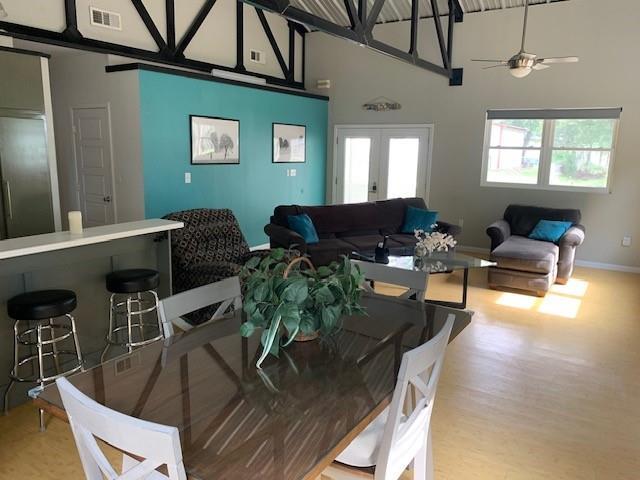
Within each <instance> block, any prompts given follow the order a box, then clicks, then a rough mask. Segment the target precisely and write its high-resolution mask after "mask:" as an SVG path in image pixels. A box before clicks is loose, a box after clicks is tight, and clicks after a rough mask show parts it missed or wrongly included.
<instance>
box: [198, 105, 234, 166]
mask: <svg viewBox="0 0 640 480" xmlns="http://www.w3.org/2000/svg"><path fill="white" fill-rule="evenodd" d="M189 122H190V132H191V164H192V165H210V164H216V165H226V164H238V163H240V121H239V120H232V119H230V118H218V117H199V116H196V115H189Z"/></svg>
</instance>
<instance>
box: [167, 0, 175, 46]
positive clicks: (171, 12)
mask: <svg viewBox="0 0 640 480" xmlns="http://www.w3.org/2000/svg"><path fill="white" fill-rule="evenodd" d="M165 11H166V13H167V48H168V49H169V50H170V51H173V50H175V49H176V6H175V4H174V0H166V2H165Z"/></svg>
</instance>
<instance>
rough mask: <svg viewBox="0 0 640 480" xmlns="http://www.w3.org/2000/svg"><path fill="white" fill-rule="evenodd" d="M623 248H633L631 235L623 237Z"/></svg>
mask: <svg viewBox="0 0 640 480" xmlns="http://www.w3.org/2000/svg"><path fill="white" fill-rule="evenodd" d="M622 246H623V247H630V246H631V235H625V236H624V237H622Z"/></svg>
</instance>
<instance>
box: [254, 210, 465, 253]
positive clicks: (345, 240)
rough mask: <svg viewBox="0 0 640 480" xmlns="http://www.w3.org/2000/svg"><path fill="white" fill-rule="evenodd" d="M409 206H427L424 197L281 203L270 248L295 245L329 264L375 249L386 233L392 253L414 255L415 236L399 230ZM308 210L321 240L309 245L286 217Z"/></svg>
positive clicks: (448, 229) (456, 230)
mask: <svg viewBox="0 0 640 480" xmlns="http://www.w3.org/2000/svg"><path fill="white" fill-rule="evenodd" d="M408 206H412V207H416V208H427V207H426V205H425V203H424V200H423V199H421V198H396V199H392V200H381V201H378V202H366V203H352V204H346V205H325V206H313V207H305V206H300V205H280V206H278V207H276V208H275V210H274V212H273V216H272V217H271V223H269V224H268V225H267V226H265V227H264V231H265V233H266V234H267V235H268V236H269V239H270V242H271V247H272V248H277V247H284V248H291V247H295V248H296V249H298V250H300V251H301V252H302V253H307V254H309V256H310V257H311V261H312V262H313V263H314V265H327V264H329V263H331V262H332V261H333V260H337V259H338V258H339V257H340V255H349V254H350V253H351V252H353V251H354V250H355V251H372V250H373V249H375V247H376V244H377V243H378V242H380V241H381V240H382V238H383V236H384V235H389V236H390V238H389V241H388V243H387V246H388V247H389V249H390V251H391V253H392V254H393V253H395V254H399V255H412V254H413V248H414V246H415V243H416V239H415V237H414V236H413V235H412V234H404V233H401V232H400V229H401V227H402V225H403V223H404V216H405V212H406V210H407V207H408ZM302 213H306V214H307V215H309V217H311V220H312V221H313V224H314V226H315V228H316V231H317V232H318V237H319V238H320V242H319V243H317V244H310V245H307V244H306V242H305V241H304V238H302V236H300V235H299V234H297V233H296V232H294V231H293V230H291V229H289V224H288V221H287V217H288V216H289V215H299V214H302ZM436 229H437V230H438V231H441V232H443V233H449V234H451V235H453V236H454V237H455V236H456V235H459V234H460V233H461V231H462V229H461V228H460V227H459V226H457V225H453V224H450V223H446V222H441V221H439V222H437V228H436Z"/></svg>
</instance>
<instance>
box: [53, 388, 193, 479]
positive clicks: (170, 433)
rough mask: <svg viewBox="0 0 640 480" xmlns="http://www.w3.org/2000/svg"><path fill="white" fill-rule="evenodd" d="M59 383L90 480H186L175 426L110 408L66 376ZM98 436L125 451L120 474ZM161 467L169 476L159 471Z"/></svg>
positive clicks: (63, 401) (86, 474)
mask: <svg viewBox="0 0 640 480" xmlns="http://www.w3.org/2000/svg"><path fill="white" fill-rule="evenodd" d="M56 384H57V386H58V390H59V391H60V396H61V397H62V403H63V405H64V409H65V411H66V412H67V417H68V418H69V424H70V425H71V430H72V432H73V437H74V438H75V441H76V446H77V448H78V453H79V454H80V460H81V461H82V467H83V469H84V473H85V476H86V478H87V480H103V479H104V478H107V479H109V480H115V479H119V480H137V479H145V480H147V479H150V480H160V479H170V480H186V478H187V474H186V472H185V470H184V465H183V463H182V449H181V447H180V436H179V434H178V429H177V428H176V427H169V426H166V425H160V424H158V423H152V422H147V421H145V420H140V419H137V418H133V417H130V416H128V415H124V414H122V413H120V412H116V411H114V410H111V409H110V408H107V407H105V406H103V405H100V404H99V403H97V402H96V401H94V400H92V399H91V398H89V397H87V396H86V395H85V394H84V393H82V392H81V391H80V390H78V389H77V388H76V387H74V386H73V385H72V384H71V382H69V380H67V379H66V378H64V377H63V378H59V379H57V380H56ZM96 438H98V439H100V440H102V441H104V442H106V443H108V444H109V445H111V446H113V447H115V448H117V449H118V450H121V451H122V452H123V456H122V473H121V474H118V473H117V472H116V471H115V469H114V468H113V467H112V466H111V464H110V463H109V461H108V460H107V458H106V457H105V455H104V453H103V452H102V450H101V449H100V447H99V445H98V443H97V442H96ZM135 458H140V459H142V460H141V461H137V460H135ZM162 466H164V467H166V470H167V473H168V476H167V475H163V474H162V473H160V472H158V471H157V470H156V469H157V468H158V467H162Z"/></svg>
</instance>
